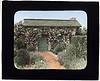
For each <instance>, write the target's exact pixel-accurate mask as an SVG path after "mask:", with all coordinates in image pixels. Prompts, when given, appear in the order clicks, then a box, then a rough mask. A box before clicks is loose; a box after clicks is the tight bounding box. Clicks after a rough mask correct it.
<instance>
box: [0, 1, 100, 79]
mask: <svg viewBox="0 0 100 81" xmlns="http://www.w3.org/2000/svg"><path fill="white" fill-rule="evenodd" d="M19 10H35V11H36V10H37V11H39V10H43V11H45V10H48V11H49V10H52V11H53V10H54V11H56V10H83V11H85V12H86V13H87V19H88V20H87V21H88V27H87V28H88V33H87V44H88V45H87V48H88V50H87V51H88V52H87V53H88V54H87V62H88V63H87V67H86V68H85V69H83V70H56V69H54V70H50V69H48V70H18V69H16V68H15V67H14V64H13V57H14V55H13V48H14V46H13V43H14V14H15V12H16V11H19ZM98 63H99V2H66V1H29V2H28V1H3V3H2V78H3V79H34V80H35V79H37V80H43V79H44V80H98V70H99V68H98V65H99V64H98Z"/></svg>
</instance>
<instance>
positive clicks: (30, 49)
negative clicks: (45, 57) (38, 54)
mask: <svg viewBox="0 0 100 81" xmlns="http://www.w3.org/2000/svg"><path fill="white" fill-rule="evenodd" d="M27 50H28V51H35V47H33V46H29V47H28V49H27Z"/></svg>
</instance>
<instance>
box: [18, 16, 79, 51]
mask: <svg viewBox="0 0 100 81" xmlns="http://www.w3.org/2000/svg"><path fill="white" fill-rule="evenodd" d="M18 26H19V27H24V28H26V29H27V28H31V27H32V28H34V30H38V29H40V28H45V29H46V30H47V31H52V29H66V31H70V30H71V32H72V35H75V33H76V31H77V30H78V28H79V27H81V24H80V23H79V22H78V21H77V20H76V18H71V19H69V20H59V19H24V20H23V21H21V22H19V25H18ZM46 37H47V36H46V35H44V34H43V33H42V36H41V38H40V43H39V47H38V48H37V50H39V51H44V50H45V51H47V50H50V49H51V43H50V42H49V43H48V44H49V45H48V46H47V44H46V43H47V41H46V40H45V39H46Z"/></svg>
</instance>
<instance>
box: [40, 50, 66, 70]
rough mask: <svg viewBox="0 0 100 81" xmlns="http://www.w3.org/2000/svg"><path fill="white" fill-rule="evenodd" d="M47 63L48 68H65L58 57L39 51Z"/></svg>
mask: <svg viewBox="0 0 100 81" xmlns="http://www.w3.org/2000/svg"><path fill="white" fill-rule="evenodd" d="M40 54H41V55H42V56H43V57H44V59H45V60H46V62H47V64H48V69H66V68H65V67H64V66H61V65H60V63H59V62H58V61H57V60H58V58H57V57H55V56H54V55H52V54H50V53H48V52H40Z"/></svg>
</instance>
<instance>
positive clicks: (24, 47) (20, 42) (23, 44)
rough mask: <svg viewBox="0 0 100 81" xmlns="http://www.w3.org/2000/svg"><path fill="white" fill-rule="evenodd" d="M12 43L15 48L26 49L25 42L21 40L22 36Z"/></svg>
mask: <svg viewBox="0 0 100 81" xmlns="http://www.w3.org/2000/svg"><path fill="white" fill-rule="evenodd" d="M14 43H15V45H16V48H17V49H26V44H25V43H24V42H23V39H22V38H18V39H16V40H15V42H14Z"/></svg>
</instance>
